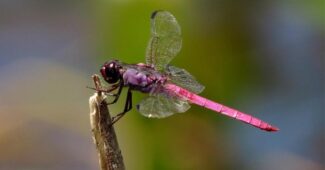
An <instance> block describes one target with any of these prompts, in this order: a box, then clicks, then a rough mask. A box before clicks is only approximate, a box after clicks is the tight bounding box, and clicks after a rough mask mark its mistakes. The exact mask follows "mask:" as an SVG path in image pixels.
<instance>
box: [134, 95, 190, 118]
mask: <svg viewBox="0 0 325 170" xmlns="http://www.w3.org/2000/svg"><path fill="white" fill-rule="evenodd" d="M189 108H190V105H189V104H188V102H187V101H185V100H182V99H180V98H177V97H176V96H171V95H168V94H167V93H158V94H155V95H151V96H148V97H147V98H145V99H143V100H142V101H141V102H140V103H139V104H138V105H137V109H138V111H139V112H140V113H141V114H142V115H143V116H145V117H149V118H164V117H168V116H171V115H173V114H175V113H183V112H185V111H187V110H188V109H189Z"/></svg>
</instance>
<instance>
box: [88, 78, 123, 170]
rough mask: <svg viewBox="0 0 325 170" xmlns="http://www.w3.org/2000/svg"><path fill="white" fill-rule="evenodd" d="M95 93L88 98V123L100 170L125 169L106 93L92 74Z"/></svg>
mask: <svg viewBox="0 0 325 170" xmlns="http://www.w3.org/2000/svg"><path fill="white" fill-rule="evenodd" d="M92 78H93V80H94V83H95V87H96V88H95V89H96V91H97V92H96V93H95V94H94V95H93V96H91V97H90V98H89V107H90V124H91V130H92V133H93V140H94V143H95V144H96V149H97V152H98V156H99V164H100V168H101V170H123V169H125V167H124V163H123V157H122V154H121V150H120V149H119V146H118V142H117V138H116V134H115V130H114V127H113V126H111V123H112V120H111V116H110V114H109V111H108V107H107V103H106V101H105V99H106V95H105V94H104V93H103V92H102V90H101V84H100V80H99V77H98V75H93V76H92Z"/></svg>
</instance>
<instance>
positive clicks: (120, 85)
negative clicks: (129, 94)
mask: <svg viewBox="0 0 325 170" xmlns="http://www.w3.org/2000/svg"><path fill="white" fill-rule="evenodd" d="M116 88H119V89H118V91H117V93H116V94H113V95H112V96H114V97H115V98H114V100H113V101H111V102H109V103H107V104H114V103H116V102H117V100H118V99H119V97H120V95H121V92H122V89H123V81H120V83H119V85H118V87H116Z"/></svg>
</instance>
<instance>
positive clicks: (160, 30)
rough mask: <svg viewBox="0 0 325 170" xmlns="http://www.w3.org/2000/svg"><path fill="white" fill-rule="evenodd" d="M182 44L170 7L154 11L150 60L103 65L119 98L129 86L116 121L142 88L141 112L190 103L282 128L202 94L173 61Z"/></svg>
mask: <svg viewBox="0 0 325 170" xmlns="http://www.w3.org/2000/svg"><path fill="white" fill-rule="evenodd" d="M181 47H182V38H181V28H180V25H179V24H178V22H177V20H176V18H175V17H174V16H173V15H172V14H171V13H170V12H168V11H162V10H160V11H155V12H153V13H152V14H151V37H150V40H149V43H148V46H147V50H146V57H145V61H146V63H138V64H126V63H123V62H121V61H119V60H109V61H107V62H105V63H104V65H103V66H102V67H101V68H100V73H101V75H102V77H103V79H104V80H105V81H106V82H107V83H108V84H109V85H111V89H110V92H112V91H117V92H116V93H115V94H112V96H114V97H115V98H114V99H112V101H111V102H109V103H108V104H114V103H116V102H117V101H118V99H119V96H120V94H121V92H122V89H123V88H127V89H128V90H127V96H126V102H125V106H124V110H123V111H122V112H121V113H119V114H117V115H116V116H115V117H113V119H112V124H114V123H115V122H117V121H118V120H119V119H120V118H121V117H122V116H124V115H125V113H127V112H128V111H130V110H131V109H132V92H133V91H140V92H142V93H147V94H148V96H147V97H146V98H144V99H143V100H142V101H141V102H140V103H139V104H137V105H136V108H137V110H138V112H140V113H141V114H142V115H143V116H145V117H149V118H165V117H168V116H171V115H173V114H175V113H182V112H186V111H187V110H188V109H189V108H190V104H195V105H198V106H201V107H204V108H206V109H210V110H212V111H215V112H217V113H220V114H222V115H225V116H228V117H231V118H234V119H236V120H239V121H242V122H244V123H247V124H250V125H252V126H254V127H257V128H259V129H262V130H265V131H269V132H274V131H278V130H279V129H278V128H277V127H275V126H272V125H270V124H269V123H266V122H264V121H262V120H260V119H258V118H255V117H253V116H251V115H249V114H246V113H243V112H240V111H238V110H235V109H232V108H230V107H227V106H224V105H222V104H219V103H217V102H214V101H212V100H209V99H207V98H204V97H202V96H199V95H198V94H199V93H201V92H202V91H203V90H204V86H203V85H201V84H200V83H198V81H197V80H196V79H195V78H194V76H192V75H191V74H190V73H189V72H187V71H186V70H185V69H181V68H178V67H175V66H172V65H170V64H169V63H170V62H171V60H172V59H173V58H174V57H175V56H176V55H177V54H178V53H179V51H180V50H181Z"/></svg>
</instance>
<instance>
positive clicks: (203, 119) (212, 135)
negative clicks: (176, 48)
mask: <svg viewBox="0 0 325 170" xmlns="http://www.w3.org/2000/svg"><path fill="white" fill-rule="evenodd" d="M324 3H325V2H324V1H323V0H311V1H307V0H306V1H303V0H302V1H298V0H297V1H294V0H292V1H291V0H285V1H261V0H250V1H226V0H200V1H199V0H176V1H175V0H164V1H163V0H160V1H149V0H99V1H85V0H84V1H83V0H82V1H76V0H71V1H63V0H57V1H50V0H43V1H40V0H1V1H0V169H1V170H18V169H33V170H38V169H42V170H43V169H49V170H57V169H67V170H72V169H76V170H89V169H99V166H98V158H97V153H96V150H95V145H94V144H93V142H92V137H91V131H90V122H89V108H88V98H89V96H90V95H92V94H93V91H92V90H89V89H86V88H85V87H86V86H88V85H89V86H91V85H92V80H91V78H90V76H91V75H92V74H94V73H98V71H99V68H100V66H101V65H102V64H103V63H104V62H105V61H106V60H108V59H110V58H117V59H120V60H122V61H124V62H128V63H138V62H144V61H145V60H144V54H145V49H146V46H147V41H148V39H149V36H150V20H149V16H150V14H151V12H152V11H154V10H157V9H164V10H168V11H171V12H172V13H173V14H174V15H175V16H176V18H177V19H178V22H179V24H180V25H181V27H182V34H183V48H182V51H181V52H180V54H179V55H178V56H177V57H176V58H175V59H174V60H173V61H172V64H174V65H177V66H178V67H182V68H185V69H186V70H188V71H189V72H190V73H192V74H193V75H194V76H195V77H196V78H197V80H198V81H199V82H201V83H202V84H204V85H205V86H206V89H205V91H204V92H203V93H202V96H205V97H207V98H209V99H212V100H215V101H217V102H220V103H223V104H225V105H227V106H230V107H233V108H236V109H238V110H241V111H243V112H247V113H250V114H252V115H254V116H256V117H258V118H261V119H263V120H265V121H267V122H269V123H271V124H273V125H276V126H277V127H279V128H280V129H281V130H280V131H279V132H276V133H267V132H264V131H261V130H258V129H256V128H253V127H251V126H248V125H246V124H243V123H241V122H239V121H235V120H232V119H229V118H226V117H224V116H221V115H219V114H216V113H214V112H212V111H209V110H206V109H203V108H200V107H197V106H193V107H192V109H191V110H190V111H188V112H187V113H184V114H177V115H174V116H172V117H169V118H166V119H159V120H157V119H148V118H145V117H143V116H141V115H140V114H138V113H137V112H136V109H133V110H132V111H131V112H130V113H128V114H127V115H126V116H125V117H124V118H123V119H121V120H120V121H119V122H118V123H117V124H116V125H115V129H116V131H117V136H118V140H119V144H120V148H121V150H122V153H123V157H124V162H125V164H126V168H127V169H132V170H151V169H155V170H160V169H161V170H163V169H169V170H173V169H175V170H176V169H177V170H178V169H234V170H236V169H247V170H261V169H263V170H273V169H279V170H305V169H308V170H320V169H324V166H325V165H324V162H325V156H324V155H325V154H324V150H325V149H324V144H325V139H324V138H325V135H324V134H325V133H324V131H325V125H324V48H325V44H324V40H325V34H324V29H325V23H324V20H325V15H324V11H325V9H324V7H325V4H324ZM124 97H125V93H123V95H122V97H121V99H120V101H119V102H118V104H115V105H112V106H111V107H110V111H111V113H113V114H114V113H118V112H120V111H121V110H122V109H123V104H124V100H125V99H124ZM143 97H144V95H143V94H140V93H134V103H138V102H139V101H140V100H141V98H143Z"/></svg>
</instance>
